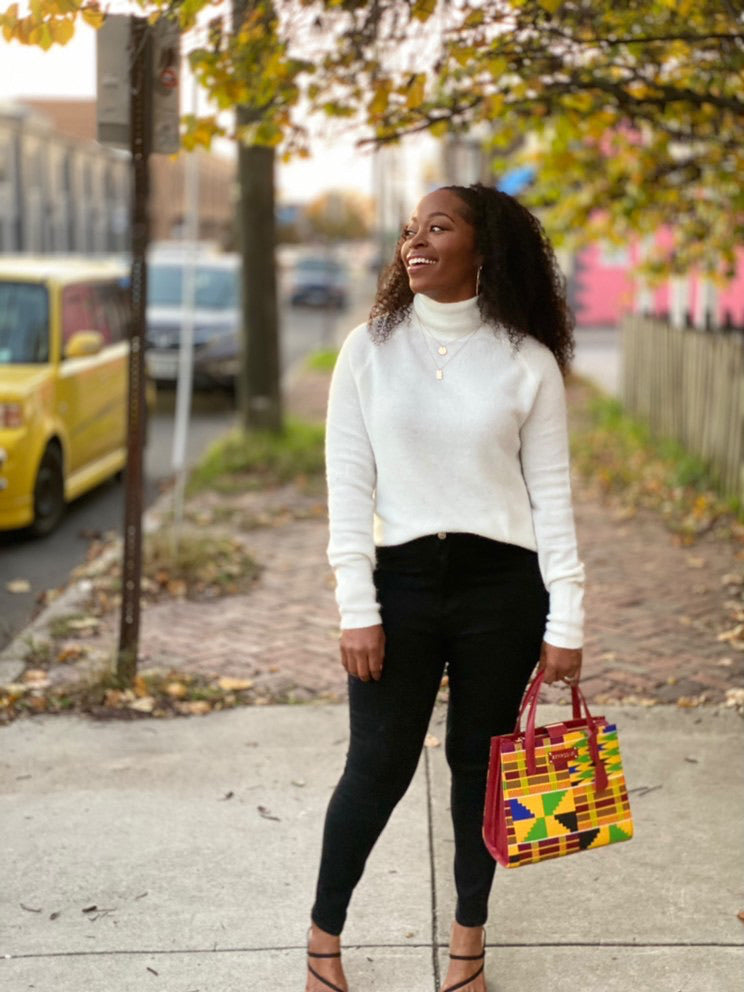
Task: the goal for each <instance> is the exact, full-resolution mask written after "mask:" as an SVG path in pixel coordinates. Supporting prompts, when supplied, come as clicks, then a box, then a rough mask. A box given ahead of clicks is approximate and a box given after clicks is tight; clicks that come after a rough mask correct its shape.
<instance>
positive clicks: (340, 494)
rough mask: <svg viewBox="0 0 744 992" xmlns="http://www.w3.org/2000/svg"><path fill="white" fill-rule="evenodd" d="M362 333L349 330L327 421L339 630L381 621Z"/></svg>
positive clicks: (330, 552)
mask: <svg viewBox="0 0 744 992" xmlns="http://www.w3.org/2000/svg"><path fill="white" fill-rule="evenodd" d="M365 333H366V331H365V330H364V329H363V328H359V329H357V331H356V332H354V331H352V333H351V334H350V335H349V337H348V338H347V339H346V342H345V343H344V345H343V347H342V349H341V351H340V353H339V356H338V360H337V362H336V367H335V369H334V371H333V378H332V380H331V388H330V393H329V397H328V416H327V421H326V479H327V482H328V517H329V525H330V539H329V542H328V560H329V562H330V564H331V567H332V568H333V570H334V572H335V575H336V602H337V603H338V607H339V611H340V614H341V628H342V629H348V628H353V627H371V626H373V625H375V624H378V623H380V608H379V606H378V603H377V594H376V590H375V586H374V582H373V579H372V572H373V569H374V565H375V544H374V530H373V527H374V491H375V483H376V477H377V473H376V467H375V458H374V453H373V451H372V445H371V444H370V440H369V436H368V434H367V429H366V426H365V423H364V417H363V414H362V407H361V402H360V398H359V391H358V384H357V381H356V378H355V375H354V369H353V367H352V365H353V352H354V350H355V347H354V344H355V342H356V341H358V340H359V335H360V334H365Z"/></svg>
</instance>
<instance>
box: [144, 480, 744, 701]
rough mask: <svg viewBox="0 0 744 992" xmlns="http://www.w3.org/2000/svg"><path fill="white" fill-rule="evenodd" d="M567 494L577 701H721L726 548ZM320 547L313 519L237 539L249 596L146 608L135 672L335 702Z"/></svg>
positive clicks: (332, 631) (729, 676)
mask: <svg viewBox="0 0 744 992" xmlns="http://www.w3.org/2000/svg"><path fill="white" fill-rule="evenodd" d="M575 489H576V495H575V500H576V517H577V527H578V532H579V541H580V545H581V551H582V556H583V558H584V560H585V562H586V568H587V579H588V581H587V595H586V606H587V637H586V649H585V653H586V661H585V674H584V686H585V689H586V691H587V694H588V696H589V697H590V698H592V699H595V700H597V701H600V702H603V701H607V700H609V699H625V698H627V697H628V696H635V697H640V698H645V699H653V700H657V701H669V702H672V701H675V700H677V699H678V698H679V697H680V696H685V697H690V696H691V697H698V696H700V695H701V694H704V696H705V697H706V700H707V701H710V702H723V701H724V700H725V693H726V689H727V688H729V687H731V686H735V685H741V684H742V683H743V682H744V655H743V654H742V652H736V651H732V649H731V648H730V646H729V645H727V644H725V643H721V642H718V641H717V640H716V635H717V632H718V631H719V630H720V629H721V628H722V626H723V624H724V616H725V611H724V601H725V598H726V597H725V591H724V590H723V589H722V587H721V584H720V575H721V574H723V573H724V572H727V571H734V570H736V569H737V568H739V569H740V568H741V562H739V561H738V560H737V558H736V555H735V550H734V548H733V547H729V546H728V545H726V544H723V543H721V542H720V541H718V542H713V541H711V542H708V543H706V541H705V540H702V541H700V542H699V543H698V544H696V545H695V547H694V548H693V549H690V548H683V547H679V546H677V545H676V544H675V540H674V537H673V535H672V534H671V533H670V532H669V531H668V530H667V529H666V528H665V527H664V525H663V523H662V522H661V521H660V520H659V519H658V518H657V517H655V516H654V515H653V514H652V513H639V514H638V515H637V516H635V517H633V518H632V519H627V515H626V514H619V513H618V512H617V511H616V510H614V509H613V508H612V507H611V506H603V505H601V504H600V503H598V502H597V501H596V499H595V498H594V496H593V495H592V494H591V493H589V492H588V491H586V490H585V489H584V488H583V487H582V485H581V483H580V482H578V483H577V484H576V485H575ZM326 541H327V533H326V523H325V520H323V519H320V518H315V519H309V520H300V521H295V522H292V523H288V524H285V525H283V526H281V527H275V528H266V529H258V530H254V531H251V532H250V533H249V534H248V535H247V536H246V543H247V545H248V547H249V549H250V550H251V551H252V553H253V554H254V555H255V557H256V559H257V560H258V561H260V562H261V563H262V565H263V568H264V570H263V573H262V576H261V579H260V580H259V582H258V583H257V585H256V587H255V589H254V590H253V591H252V592H251V593H250V594H249V595H247V596H239V597H231V598H227V599H223V600H220V601H218V602H210V603H190V602H188V603H187V602H178V601H176V602H163V603H159V604H156V605H154V606H150V607H149V608H148V609H147V611H146V612H145V615H144V617H143V630H142V660H143V665H145V666H147V667H149V666H161V665H168V664H175V665H177V667H179V668H181V669H184V670H186V671H192V672H195V673H199V674H203V675H207V676H211V675H222V674H224V675H232V676H236V677H247V678H253V679H254V680H255V682H256V684H257V685H258V686H265V687H266V689H267V691H272V692H276V691H281V690H282V689H289V688H292V687H294V688H295V689H297V690H299V696H300V698H302V697H303V696H305V695H308V694H312V695H315V694H318V693H323V694H329V695H331V696H334V695H336V696H343V694H344V692H345V676H344V673H343V670H342V669H341V666H340V663H339V661H338V646H337V617H336V607H335V603H334V599H333V592H332V589H333V579H332V575H331V572H330V569H329V568H328V566H327V564H326V560H325V546H326ZM701 560H702V567H701ZM727 659H728V660H730V664H729V663H727Z"/></svg>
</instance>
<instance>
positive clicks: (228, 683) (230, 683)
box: [217, 675, 253, 692]
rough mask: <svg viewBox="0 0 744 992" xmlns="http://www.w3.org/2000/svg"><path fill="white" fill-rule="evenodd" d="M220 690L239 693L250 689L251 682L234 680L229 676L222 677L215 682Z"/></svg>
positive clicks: (248, 680)
mask: <svg viewBox="0 0 744 992" xmlns="http://www.w3.org/2000/svg"><path fill="white" fill-rule="evenodd" d="M217 685H218V686H219V687H220V689H225V690H226V691H229V692H239V691H240V690H241V689H250V688H252V686H253V682H251V680H250V679H236V678H232V677H231V676H229V675H223V676H222V677H221V678H220V679H219V680H218V682H217Z"/></svg>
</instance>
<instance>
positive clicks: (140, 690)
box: [132, 675, 150, 699]
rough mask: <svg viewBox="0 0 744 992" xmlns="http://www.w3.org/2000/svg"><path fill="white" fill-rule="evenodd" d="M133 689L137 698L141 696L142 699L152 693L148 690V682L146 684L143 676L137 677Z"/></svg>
mask: <svg viewBox="0 0 744 992" xmlns="http://www.w3.org/2000/svg"><path fill="white" fill-rule="evenodd" d="M132 688H133V689H134V694H135V696H139V697H140V699H142V698H144V697H145V696H149V695H150V691H149V689H148V688H147V682H145V680H144V679H143V678H142V676H141V675H137V676H135V679H134V683H133V684H132Z"/></svg>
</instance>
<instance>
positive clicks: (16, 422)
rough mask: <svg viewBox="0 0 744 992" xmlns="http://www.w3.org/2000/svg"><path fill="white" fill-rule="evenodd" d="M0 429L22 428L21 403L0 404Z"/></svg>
mask: <svg viewBox="0 0 744 992" xmlns="http://www.w3.org/2000/svg"><path fill="white" fill-rule="evenodd" d="M0 427H23V405H22V404H21V403H0Z"/></svg>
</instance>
